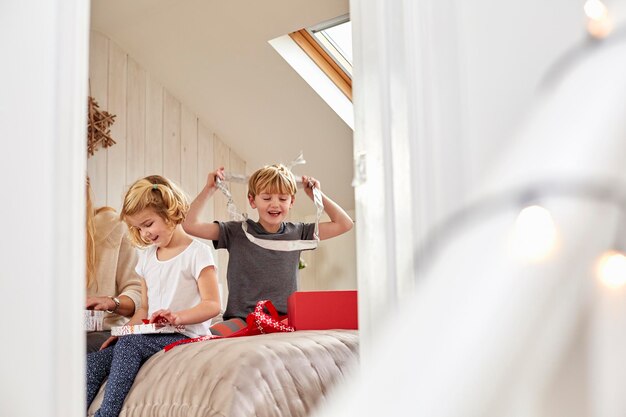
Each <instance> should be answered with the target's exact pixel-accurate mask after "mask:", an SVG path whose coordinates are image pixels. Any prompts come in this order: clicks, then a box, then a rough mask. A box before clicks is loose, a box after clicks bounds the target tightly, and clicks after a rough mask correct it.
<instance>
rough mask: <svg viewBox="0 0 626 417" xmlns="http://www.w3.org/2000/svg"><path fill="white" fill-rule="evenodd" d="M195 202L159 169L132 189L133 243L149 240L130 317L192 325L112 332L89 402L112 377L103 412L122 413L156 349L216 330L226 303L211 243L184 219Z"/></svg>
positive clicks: (125, 211)
mask: <svg viewBox="0 0 626 417" xmlns="http://www.w3.org/2000/svg"><path fill="white" fill-rule="evenodd" d="M188 209H189V204H188V202H187V199H186V197H185V195H184V194H183V193H182V191H181V190H180V189H179V188H178V187H177V186H176V185H175V184H174V183H173V182H171V181H169V180H168V179H166V178H164V177H161V176H158V175H152V176H149V177H146V178H143V179H141V180H138V181H137V182H135V183H134V184H133V185H132V186H131V187H130V189H129V190H128V192H127V193H126V196H125V198H124V204H123V208H122V212H121V214H120V218H121V219H122V220H123V221H125V222H126V223H127V224H128V227H129V234H130V240H131V241H132V242H133V244H134V245H135V246H137V247H139V248H145V250H143V251H141V253H140V255H139V261H138V263H137V267H136V271H137V273H138V274H139V276H140V277H141V278H142V283H141V284H142V285H141V306H140V307H139V308H138V309H137V310H136V312H135V314H134V315H133V317H132V319H131V320H130V322H129V324H140V323H141V322H142V320H143V319H148V318H149V320H150V322H151V323H154V322H168V323H171V324H175V325H181V324H182V325H185V331H184V332H183V333H169V334H164V333H159V334H133V335H128V336H122V337H121V338H120V339H119V340H117V339H116V338H115V337H111V338H109V339H108V340H107V341H106V342H105V343H104V344H103V350H100V351H98V352H94V353H90V354H88V355H87V408H89V405H90V404H91V402H92V401H93V399H94V397H95V396H96V394H97V393H98V390H99V388H100V385H102V383H103V381H104V380H105V378H106V377H107V375H108V377H109V379H108V382H107V385H106V388H105V394H104V399H103V401H102V405H101V406H100V409H99V410H98V411H97V412H96V414H95V415H96V416H97V417H104V416H107V417H115V416H118V415H119V413H120V411H121V409H122V404H123V403H124V399H125V398H126V395H127V394H128V392H129V391H130V388H131V386H132V384H133V381H134V379H135V376H136V375H137V373H138V372H139V369H140V367H141V365H142V364H143V362H145V361H146V360H148V359H149V358H150V357H151V356H152V355H154V354H155V353H157V352H158V351H159V350H161V349H162V348H163V347H165V346H166V345H168V344H170V343H173V342H175V341H178V340H180V339H184V338H187V337H198V336H203V335H206V334H210V332H209V327H210V325H211V319H212V318H213V317H215V316H216V315H217V314H218V313H219V310H220V299H219V292H218V286H217V277H216V272H215V266H214V262H213V257H212V254H211V251H210V249H209V247H208V246H206V245H205V244H203V243H201V242H199V241H197V240H195V239H192V238H191V237H190V236H189V235H188V234H187V233H185V231H184V230H183V228H182V226H181V223H182V222H183V221H184V220H185V216H186V214H187V211H188Z"/></svg>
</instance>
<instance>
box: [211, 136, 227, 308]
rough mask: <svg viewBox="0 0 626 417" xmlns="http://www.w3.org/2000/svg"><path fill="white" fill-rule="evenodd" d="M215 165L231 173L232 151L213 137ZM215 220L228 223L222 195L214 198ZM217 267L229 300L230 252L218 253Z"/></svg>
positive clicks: (221, 283)
mask: <svg viewBox="0 0 626 417" xmlns="http://www.w3.org/2000/svg"><path fill="white" fill-rule="evenodd" d="M213 152H214V153H213V158H214V159H213V161H214V163H213V165H214V166H215V168H219V167H224V169H225V170H226V171H230V149H228V146H226V145H225V144H224V142H222V140H221V139H220V138H219V137H218V136H217V135H213ZM213 203H214V213H215V220H221V221H228V220H230V217H229V215H228V209H227V208H226V198H225V197H224V196H223V195H222V193H215V194H214V196H213ZM217 265H218V278H219V284H220V287H221V288H222V298H223V299H224V300H227V299H228V285H227V282H226V270H227V265H228V252H226V251H225V250H219V251H217Z"/></svg>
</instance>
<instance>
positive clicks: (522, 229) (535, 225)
mask: <svg viewBox="0 0 626 417" xmlns="http://www.w3.org/2000/svg"><path fill="white" fill-rule="evenodd" d="M557 240H558V239H557V230H556V225H555V223H554V220H553V218H552V214H550V212H549V211H548V210H547V209H545V208H543V207H541V206H539V205H531V206H528V207H525V208H524V209H522V210H521V211H520V213H519V215H518V216H517V219H516V221H515V227H514V230H513V234H512V238H511V242H510V243H511V251H512V254H513V256H514V257H515V258H516V259H518V260H521V261H524V262H541V261H544V260H546V259H547V258H549V257H550V256H551V255H552V254H553V253H554V251H555V249H556V246H557Z"/></svg>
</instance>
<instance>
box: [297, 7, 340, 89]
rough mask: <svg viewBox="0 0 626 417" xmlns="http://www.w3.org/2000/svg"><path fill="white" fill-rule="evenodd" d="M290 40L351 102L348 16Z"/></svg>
mask: <svg viewBox="0 0 626 417" xmlns="http://www.w3.org/2000/svg"><path fill="white" fill-rule="evenodd" d="M289 36H290V37H291V38H292V39H293V40H294V41H295V42H296V43H297V44H298V45H299V46H300V48H302V50H303V51H304V52H305V53H306V54H307V55H308V56H309V58H311V60H313V62H315V64H316V65H317V66H318V67H319V68H320V69H321V70H322V71H323V72H324V73H325V74H326V75H327V76H328V78H330V79H331V81H332V82H333V83H334V84H335V85H336V86H337V87H338V88H339V89H340V90H341V92H342V93H343V94H344V95H345V96H346V97H347V98H348V99H349V100H352V23H351V22H350V16H349V15H343V16H339V17H337V18H335V19H332V20H329V21H327V22H323V23H320V24H318V25H315V26H313V27H310V28H306V29H301V30H299V31H297V32H293V33H290V34H289Z"/></svg>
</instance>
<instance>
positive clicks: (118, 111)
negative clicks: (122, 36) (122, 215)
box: [107, 42, 127, 210]
mask: <svg viewBox="0 0 626 417" xmlns="http://www.w3.org/2000/svg"><path fill="white" fill-rule="evenodd" d="M126 63H127V55H126V53H125V52H124V51H123V50H122V49H121V48H120V47H119V46H117V45H116V44H115V43H114V42H109V77H108V78H109V90H108V91H109V102H108V109H107V110H108V111H109V112H110V113H113V114H115V115H116V118H115V123H113V125H112V126H111V135H112V137H113V139H115V142H116V144H115V145H113V146H112V147H110V148H109V149H108V155H107V205H109V206H111V207H113V208H115V209H116V210H120V207H121V201H122V198H123V196H124V193H125V192H126V79H127V73H126V70H127V64H126Z"/></svg>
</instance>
